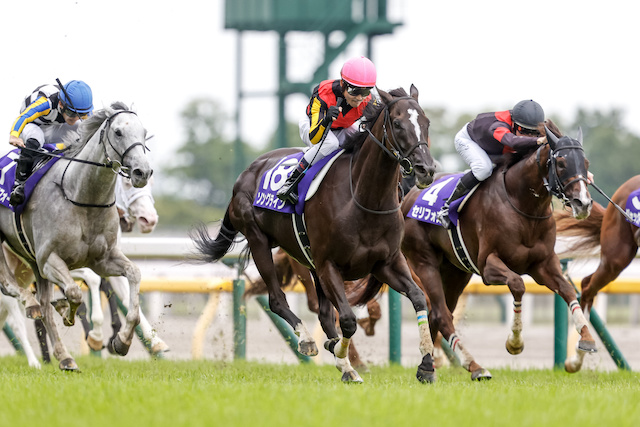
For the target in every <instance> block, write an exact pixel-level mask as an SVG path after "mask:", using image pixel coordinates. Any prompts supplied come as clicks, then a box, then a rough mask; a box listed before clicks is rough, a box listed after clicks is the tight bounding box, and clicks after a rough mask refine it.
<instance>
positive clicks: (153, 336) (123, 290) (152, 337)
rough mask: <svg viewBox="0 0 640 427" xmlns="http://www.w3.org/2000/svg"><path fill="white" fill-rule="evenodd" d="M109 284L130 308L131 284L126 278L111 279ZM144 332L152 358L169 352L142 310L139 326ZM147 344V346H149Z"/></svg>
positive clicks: (143, 335) (143, 336)
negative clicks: (129, 290) (129, 291)
mask: <svg viewBox="0 0 640 427" xmlns="http://www.w3.org/2000/svg"><path fill="white" fill-rule="evenodd" d="M108 284H109V285H111V288H112V290H113V292H114V293H115V295H116V296H117V297H118V298H119V299H120V301H121V302H122V304H123V305H124V306H125V307H128V306H129V293H128V292H127V291H128V289H129V282H127V279H125V278H124V277H110V278H109V281H108ZM138 326H139V327H140V330H141V331H142V338H143V339H144V340H145V341H147V343H148V344H149V352H150V353H151V355H152V356H157V355H159V354H161V353H164V352H167V351H169V346H168V345H167V344H166V343H165V342H164V341H163V340H162V339H161V338H160V337H159V336H158V334H157V333H156V331H155V329H154V328H153V327H152V326H151V324H150V323H149V321H148V320H147V318H146V317H145V316H144V313H143V312H142V309H140V323H139V325H138ZM147 343H145V344H147Z"/></svg>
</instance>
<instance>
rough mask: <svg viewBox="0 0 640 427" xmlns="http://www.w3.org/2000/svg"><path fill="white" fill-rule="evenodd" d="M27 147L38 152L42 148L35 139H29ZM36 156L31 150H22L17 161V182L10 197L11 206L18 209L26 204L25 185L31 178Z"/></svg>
mask: <svg viewBox="0 0 640 427" xmlns="http://www.w3.org/2000/svg"><path fill="white" fill-rule="evenodd" d="M25 145H26V147H27V148H30V149H32V150H37V149H38V148H39V147H40V144H38V141H37V140H35V139H33V138H29V139H28V140H27V142H26V144H25ZM34 154H35V153H34V152H33V151H31V150H22V151H21V152H20V157H19V158H18V160H17V161H16V163H17V165H16V180H15V184H14V185H13V191H12V192H11V196H9V204H10V205H11V206H14V207H16V206H20V205H21V204H22V203H24V183H25V182H26V181H27V178H29V176H31V169H32V168H33V156H34Z"/></svg>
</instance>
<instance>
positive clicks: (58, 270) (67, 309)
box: [38, 252, 82, 326]
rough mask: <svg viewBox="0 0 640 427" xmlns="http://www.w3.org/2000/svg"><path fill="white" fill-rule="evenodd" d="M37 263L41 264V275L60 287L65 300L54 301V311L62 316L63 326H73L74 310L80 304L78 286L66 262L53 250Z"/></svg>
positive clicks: (80, 292)
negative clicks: (42, 260)
mask: <svg viewBox="0 0 640 427" xmlns="http://www.w3.org/2000/svg"><path fill="white" fill-rule="evenodd" d="M39 261H40V260H39ZM38 265H41V266H42V268H41V272H42V276H43V277H45V278H47V279H48V280H50V281H52V282H54V283H56V284H57V285H58V286H59V287H60V289H62V292H63V293H64V296H65V297H66V300H60V301H56V302H55V303H54V304H55V307H56V311H58V313H60V315H61V316H62V320H63V322H64V325H65V326H73V325H74V324H75V322H76V311H77V310H78V307H79V306H80V304H82V290H81V289H80V286H78V284H77V283H76V282H75V280H73V277H71V273H70V272H69V268H68V267H67V264H66V263H65V262H64V261H63V260H62V258H60V257H59V256H58V254H56V253H55V252H51V253H50V254H49V256H48V257H47V258H46V260H44V262H38Z"/></svg>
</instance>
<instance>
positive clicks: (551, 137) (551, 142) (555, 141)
mask: <svg viewBox="0 0 640 427" xmlns="http://www.w3.org/2000/svg"><path fill="white" fill-rule="evenodd" d="M544 128H545V130H546V133H547V141H548V142H549V146H550V147H551V149H552V150H555V149H556V145H558V137H557V136H556V135H555V134H554V133H553V132H551V131H550V130H549V128H548V127H546V126H545V127H544Z"/></svg>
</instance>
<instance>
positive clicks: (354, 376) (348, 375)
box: [342, 371, 364, 384]
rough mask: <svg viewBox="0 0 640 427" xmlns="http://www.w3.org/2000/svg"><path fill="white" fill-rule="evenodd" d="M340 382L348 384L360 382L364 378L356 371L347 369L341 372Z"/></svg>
mask: <svg viewBox="0 0 640 427" xmlns="http://www.w3.org/2000/svg"><path fill="white" fill-rule="evenodd" d="M342 382H343V383H349V384H362V383H363V382H364V380H363V379H362V377H361V376H360V375H359V374H358V373H357V372H356V371H349V372H345V373H343V374H342Z"/></svg>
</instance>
